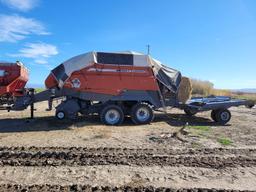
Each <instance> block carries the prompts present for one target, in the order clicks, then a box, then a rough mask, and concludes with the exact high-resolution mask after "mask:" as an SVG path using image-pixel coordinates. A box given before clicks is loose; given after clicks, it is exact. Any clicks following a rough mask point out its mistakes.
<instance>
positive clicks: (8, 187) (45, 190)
mask: <svg viewBox="0 0 256 192" xmlns="http://www.w3.org/2000/svg"><path fill="white" fill-rule="evenodd" d="M0 191H5V192H13V191H19V192H23V191H30V192H34V191H36V192H37V191H40V192H49V191H63V192H64V191H65V192H66V191H87V192H94V191H109V192H110V191H127V192H138V191H144V192H242V190H228V189H218V188H211V189H207V188H190V189H174V188H165V187H160V188H156V187H153V186H152V187H151V186H148V187H133V186H121V187H110V186H87V185H69V186H61V185H47V184H45V185H30V186H28V185H19V184H2V185H0ZM245 191H247V190H245ZM247 192H249V191H247Z"/></svg>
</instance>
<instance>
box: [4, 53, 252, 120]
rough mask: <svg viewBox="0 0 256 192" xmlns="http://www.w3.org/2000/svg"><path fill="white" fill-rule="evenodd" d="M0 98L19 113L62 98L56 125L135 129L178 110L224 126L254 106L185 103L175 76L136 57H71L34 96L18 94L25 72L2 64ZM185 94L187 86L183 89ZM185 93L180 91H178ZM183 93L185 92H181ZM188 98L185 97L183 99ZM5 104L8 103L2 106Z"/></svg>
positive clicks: (224, 100)
mask: <svg viewBox="0 0 256 192" xmlns="http://www.w3.org/2000/svg"><path fill="white" fill-rule="evenodd" d="M0 70H1V72H0V75H2V78H0V79H1V81H0V82H1V89H0V97H1V100H2V101H1V104H7V105H8V102H9V100H10V101H11V104H9V106H8V108H7V107H6V109H8V110H24V109H26V108H27V107H28V106H29V105H30V106H31V117H33V111H34V103H36V102H41V101H48V103H49V110H51V109H52V101H53V99H57V98H64V100H62V102H61V103H59V105H58V106H57V107H56V113H55V115H56V117H57V118H58V119H60V120H62V119H65V118H69V119H75V118H77V117H78V115H79V114H80V115H89V114H99V117H100V119H101V121H102V122H103V123H105V124H108V125H119V124H121V123H122V122H123V121H124V118H125V117H126V116H129V117H130V118H131V120H132V121H133V122H134V123H135V124H146V123H150V122H151V121H152V120H153V119H154V111H160V110H162V111H165V109H166V107H176V108H180V109H183V110H184V111H185V113H186V114H187V115H190V116H191V115H195V114H196V113H198V112H202V111H209V110H211V111H212V112H211V117H212V119H213V120H214V121H215V122H217V123H221V124H226V123H227V122H229V120H230V118H231V113H230V111H229V110H228V108H230V107H233V106H240V105H245V106H248V107H252V106H253V105H254V103H252V102H250V101H247V100H239V99H232V98H230V97H206V98H192V99H190V100H188V99H186V100H185V101H184V99H180V97H179V95H180V93H183V94H184V97H183V98H189V96H190V95H189V94H190V92H189V91H188V90H189V89H188V90H187V89H186V86H184V84H183V85H182V83H181V82H182V80H183V79H186V78H182V75H181V73H180V72H179V71H177V70H175V69H172V68H170V67H167V66H165V65H163V64H162V63H161V62H160V61H158V60H156V59H154V58H152V57H151V56H150V55H145V54H140V53H136V52H114V53H113V52H112V53H107V52H89V53H85V54H81V55H78V56H75V57H73V58H71V59H69V60H67V61H65V62H63V63H61V64H60V65H58V66H57V67H56V68H54V69H53V70H52V71H51V72H50V74H49V76H48V77H47V78H46V80H45V85H46V88H47V89H46V90H45V91H43V92H40V93H34V90H33V89H24V86H25V84H26V82H27V80H28V72H27V69H26V68H25V67H24V66H23V65H21V64H20V63H15V64H10V63H9V64H2V65H1V68H0ZM188 87H190V88H191V86H188ZM184 90H185V91H184ZM186 90H187V91H186ZM187 96H188V97H187ZM8 99H9V100H8Z"/></svg>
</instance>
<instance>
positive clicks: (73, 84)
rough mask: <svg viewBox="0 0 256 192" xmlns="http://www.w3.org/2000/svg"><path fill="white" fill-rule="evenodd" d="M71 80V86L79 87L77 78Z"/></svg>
mask: <svg viewBox="0 0 256 192" xmlns="http://www.w3.org/2000/svg"><path fill="white" fill-rule="evenodd" d="M71 82H72V87H73V88H80V86H81V82H80V80H79V79H78V78H75V79H73V80H72V81H71Z"/></svg>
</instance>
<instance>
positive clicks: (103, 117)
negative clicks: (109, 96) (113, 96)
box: [100, 104, 124, 125]
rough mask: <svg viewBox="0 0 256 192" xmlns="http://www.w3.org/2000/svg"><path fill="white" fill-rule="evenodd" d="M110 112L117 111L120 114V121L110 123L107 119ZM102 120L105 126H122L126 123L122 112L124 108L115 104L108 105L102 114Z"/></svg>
mask: <svg viewBox="0 0 256 192" xmlns="http://www.w3.org/2000/svg"><path fill="white" fill-rule="evenodd" d="M110 110H115V111H116V112H118V113H119V116H120V118H119V120H118V121H116V122H109V121H108V120H107V119H106V114H107V112H108V111H110ZM100 120H101V122H102V123H104V124H105V125H120V124H122V123H123V121H124V112H123V110H122V108H121V107H120V106H118V105H114V104H110V105H107V106H105V107H104V108H103V109H102V110H101V112H100Z"/></svg>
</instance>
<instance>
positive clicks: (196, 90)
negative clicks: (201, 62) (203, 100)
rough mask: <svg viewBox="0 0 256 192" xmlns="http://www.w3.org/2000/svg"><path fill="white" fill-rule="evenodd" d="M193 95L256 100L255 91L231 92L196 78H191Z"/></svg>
mask: <svg viewBox="0 0 256 192" xmlns="http://www.w3.org/2000/svg"><path fill="white" fill-rule="evenodd" d="M191 82H192V87H193V91H192V94H193V96H209V95H215V96H229V97H233V98H237V99H247V100H252V101H254V102H256V94H255V93H242V92H232V91H231V90H225V89H215V88H214V84H213V83H211V82H210V81H202V80H198V79H192V80H191Z"/></svg>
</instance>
